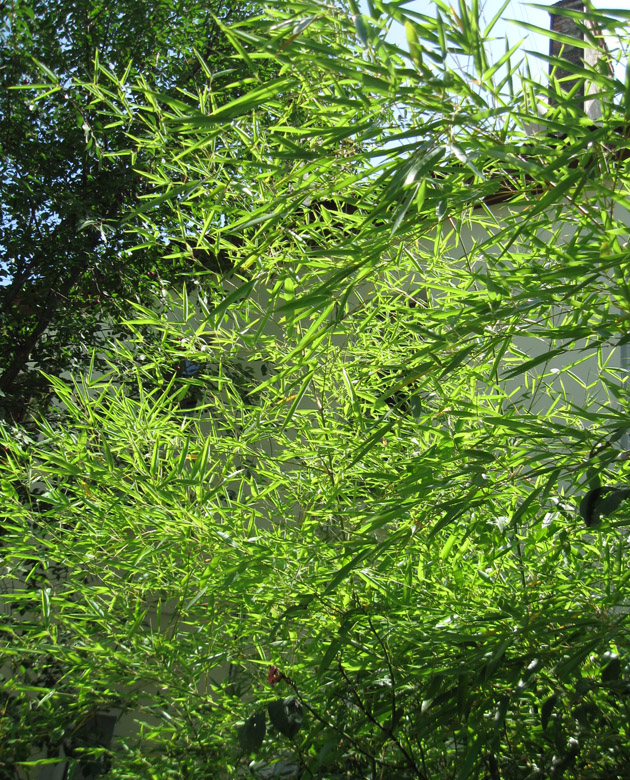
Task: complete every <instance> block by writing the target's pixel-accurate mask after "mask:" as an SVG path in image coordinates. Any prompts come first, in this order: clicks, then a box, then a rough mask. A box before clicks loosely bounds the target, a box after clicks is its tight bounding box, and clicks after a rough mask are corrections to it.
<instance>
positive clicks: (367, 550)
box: [0, 0, 630, 780]
mask: <svg viewBox="0 0 630 780" xmlns="http://www.w3.org/2000/svg"><path fill="white" fill-rule="evenodd" d="M369 7H370V14H369V15H362V14H361V13H360V12H359V9H358V8H357V7H356V6H355V5H354V4H351V6H350V8H349V9H348V8H344V7H341V6H336V5H332V4H328V3H323V2H316V0H304V2H299V3H297V2H296V3H292V2H285V3H283V4H282V5H281V6H280V4H269V5H268V6H267V7H266V9H265V10H266V14H265V17H264V18H259V19H257V20H256V22H255V23H248V22H244V23H243V24H237V25H234V26H232V27H231V28H230V31H229V38H230V40H231V42H232V44H233V45H234V47H235V50H236V51H238V52H239V55H238V56H239V57H240V58H241V60H242V63H244V67H246V68H247V76H246V77H244V78H243V79H242V81H241V82H239V83H237V84H236V85H235V86H233V87H232V88H236V89H239V91H240V96H239V97H238V98H236V99H234V100H232V101H226V102H222V103H221V102H220V103H216V104H215V103H213V102H212V100H211V97H212V90H211V89H210V88H208V89H207V90H202V91H201V93H200V94H199V95H198V96H197V97H195V96H193V95H183V96H182V97H181V99H178V100H173V99H172V98H163V97H161V96H159V95H156V94H155V92H154V91H152V90H148V89H147V88H146V84H144V83H143V82H142V81H141V80H136V81H130V80H127V81H126V82H125V83H122V82H120V83H119V84H117V85H114V86H112V87H109V86H108V87H107V89H106V88H105V87H104V86H103V85H102V83H101V82H100V81H99V80H95V81H94V82H93V83H92V85H91V86H90V87H89V90H90V94H91V99H92V104H91V105H92V110H93V111H94V112H95V115H97V116H98V117H99V118H100V119H99V121H101V122H103V123H115V122H116V121H120V122H123V126H124V117H125V116H128V115H134V116H137V115H142V116H144V117H147V118H148V119H147V120H146V121H147V123H150V124H151V126H152V127H153V128H154V132H153V134H152V135H151V137H150V138H149V137H148V136H147V137H146V138H145V140H144V141H143V142H139V141H138V138H137V137H135V136H134V137H133V138H132V139H130V141H129V149H136V148H137V147H136V144H138V143H146V144H147V146H149V147H150V153H151V154H152V155H155V156H156V157H159V159H160V167H159V171H157V172H156V171H152V172H150V173H148V174H147V175H146V177H145V186H146V187H147V190H146V193H147V195H148V197H147V198H145V199H144V201H143V204H142V207H141V208H136V209H135V211H133V210H132V211H131V212H129V213H127V214H126V216H125V225H126V227H127V229H128V230H131V231H132V230H134V229H135V230H136V231H138V233H140V234H141V236H142V238H141V239H137V240H138V241H140V240H141V243H142V244H143V245H144V246H148V247H149V248H150V250H151V251H155V252H158V253H159V252H160V251H170V250H165V249H164V247H165V246H166V245H167V246H172V245H176V246H179V247H185V246H188V247H192V249H193V250H194V251H197V252H201V253H203V252H210V251H212V250H213V249H216V247H218V246H220V245H221V242H222V241H224V240H227V241H230V242H232V244H231V245H232V248H233V249H234V250H235V252H234V256H235V258H236V265H235V267H234V268H232V269H231V271H230V272H229V273H226V274H225V275H224V276H223V277H222V279H220V280H217V281H215V282H213V283H207V284H203V285H202V284H201V283H200V284H198V285H194V284H185V285H183V288H182V292H181V293H178V292H174V291H171V293H169V294H168V295H167V294H166V293H165V294H164V295H163V298H162V299H161V300H160V301H157V302H156V304H155V306H140V305H136V306H135V311H136V314H135V315H134V316H133V317H130V318H129V319H128V320H127V322H126V327H127V329H128V331H127V337H126V339H125V340H124V341H121V342H119V343H118V344H116V345H112V347H111V352H110V355H109V360H110V366H111V368H110V371H109V372H107V373H105V374H101V373H99V372H97V371H92V372H86V373H85V374H83V375H80V376H76V377H75V379H74V380H72V381H69V382H66V383H64V382H62V381H61V380H59V379H58V378H55V377H50V378H49V381H50V382H51V383H52V384H53V385H54V387H55V388H56V391H57V394H58V399H59V403H58V405H57V407H56V409H55V410H54V411H51V413H50V414H49V415H48V417H47V419H46V420H44V421H42V423H41V424H40V426H39V429H38V431H37V433H33V432H25V431H24V430H20V429H17V428H12V427H10V426H5V427H4V428H3V444H4V448H5V450H4V456H3V459H2V463H1V465H0V468H1V469H2V474H3V496H4V502H5V506H6V516H5V519H4V520H3V534H2V537H1V542H2V546H3V555H4V565H5V572H6V574H5V592H4V594H3V595H2V599H3V603H4V612H3V614H2V624H1V625H2V630H3V635H4V638H5V639H4V644H5V659H6V664H5V666H4V667H3V674H4V677H5V682H4V688H3V694H2V695H3V698H4V701H3V705H2V712H3V715H2V720H1V721H0V723H2V731H1V732H0V735H1V736H0V739H1V740H2V742H0V756H2V761H3V763H4V767H3V769H4V771H5V774H6V776H7V777H9V776H14V774H15V773H16V772H21V773H22V775H23V776H26V775H27V773H28V771H30V769H29V768H30V767H32V766H38V762H40V763H41V761H58V760H60V758H61V756H62V753H61V751H62V750H63V751H64V754H65V760H68V761H69V762H70V766H71V767H72V768H73V771H77V772H78V771H79V769H81V768H84V767H85V766H86V762H88V761H90V760H91V761H92V762H100V764H98V765H97V764H93V766H96V767H97V768H98V769H100V770H104V769H105V768H108V769H109V776H110V777H113V778H138V777H146V778H160V779H161V778H166V777H174V778H199V777H224V776H225V777H228V776H254V777H261V778H262V777H280V776H284V777H294V778H298V777H300V778H308V777H316V778H342V777H351V778H370V780H376V778H383V779H385V778H423V779H425V778H426V779H430V780H435V779H436V778H438V779H441V778H457V780H464V779H465V778H468V777H479V778H491V779H492V780H495V778H514V780H517V779H518V780H520V779H521V778H522V779H523V780H524V779H525V778H559V777H567V778H580V779H582V778H583V779H584V780H587V779H591V780H595V779H596V778H602V777H609V778H615V777H618V778H623V777H626V776H627V767H628V766H629V765H630V735H629V733H628V696H629V692H630V687H629V686H630V656H629V651H630V637H629V634H628V627H627V612H628V601H627V596H626V594H625V588H626V587H627V583H628V577H629V571H628V567H627V563H626V558H627V554H626V550H625V545H626V539H627V533H626V527H627V523H628V508H627V505H626V502H627V498H628V496H630V491H629V490H628V488H627V481H628V456H627V451H626V450H625V449H624V447H625V441H626V437H625V431H626V430H627V428H628V419H629V413H628V410H627V403H626V400H625V399H626V381H627V377H626V374H625V373H624V371H623V370H621V369H620V357H619V347H620V346H621V345H623V344H625V343H626V342H627V340H628V335H627V322H628V314H629V313H630V290H629V289H628V287H627V271H628V263H629V258H630V255H629V253H628V248H627V244H626V238H625V237H626V234H627V222H628V214H627V210H628V207H629V205H630V179H629V177H628V170H627V160H626V157H627V155H626V154H625V151H624V146H625V143H626V140H625V139H626V124H625V123H626V119H627V114H626V108H625V106H626V105H628V102H627V97H628V95H627V93H628V87H627V86H626V84H624V83H623V82H621V81H619V80H618V79H617V77H616V75H614V74H615V72H616V71H615V69H614V68H613V67H608V65H611V66H612V65H613V64H614V60H615V58H618V59H623V57H624V56H625V53H626V51H627V44H628V38H627V33H626V30H625V26H624V25H625V22H624V19H627V18H629V17H630V14H629V13H623V12H620V13H619V15H618V16H617V17H614V18H613V17H608V16H604V15H603V14H598V13H596V12H593V11H591V12H589V14H588V15H587V17H585V16H584V15H583V14H580V13H578V12H576V11H572V10H570V9H569V10H566V9H565V10H564V11H562V13H563V14H564V15H565V16H566V17H567V18H573V19H575V20H576V21H577V23H578V26H579V28H580V29H581V30H582V31H583V32H584V33H585V35H586V36H587V40H588V41H589V43H590V44H591V45H592V46H594V47H597V48H598V49H599V50H600V53H601V56H602V59H601V62H600V65H598V66H597V67H596V68H595V69H592V70H591V69H586V70H583V69H580V68H579V67H577V66H572V67H573V72H572V73H573V76H574V77H575V78H576V79H577V82H575V83H569V84H568V85H567V83H566V82H565V83H564V84H559V83H558V82H557V80H555V79H554V77H553V74H552V78H551V79H550V82H549V86H545V85H541V84H540V83H535V82H534V81H531V80H528V79H527V78H526V77H525V76H522V80H521V81H518V80H517V68H518V63H517V62H513V57H514V56H516V55H515V52H514V51H507V52H506V55H505V56H504V57H502V58H501V60H499V61H498V62H497V63H494V64H493V63H491V62H489V61H488V57H487V54H486V50H485V44H486V42H487V40H488V39H489V38H490V36H491V35H492V24H490V25H486V26H485V27H484V24H482V22H481V19H480V17H479V13H478V5H477V3H473V5H472V7H468V6H466V5H465V4H464V3H463V2H462V3H460V5H459V7H458V9H457V11H454V10H452V9H451V8H450V7H448V6H446V5H445V4H443V3H442V2H436V4H435V6H434V8H433V9H432V13H431V14H430V15H426V16H425V15H423V14H419V13H415V12H412V11H409V10H404V9H403V6H402V5H401V4H398V3H385V2H381V1H380V0H373V2H372V3H371V4H369ZM392 16H393V17H394V18H396V19H398V21H399V22H402V23H404V24H405V27H406V31H407V42H408V51H402V50H401V49H400V48H398V47H397V46H395V45H394V44H391V43H388V42H387V40H386V38H385V33H386V29H387V26H388V25H389V24H390V23H391V17H392ZM585 18H588V20H589V21H590V22H595V23H596V25H597V28H596V29H599V30H601V31H603V30H605V31H607V32H608V33H609V34H611V35H615V36H616V40H617V42H618V47H619V48H618V50H617V49H614V48H613V49H612V50H609V49H608V48H606V47H605V46H603V43H602V38H601V37H595V38H593V37H592V32H591V29H592V28H591V27H590V26H586V25H585V23H584V20H585ZM588 36H591V37H590V38H589V37H588ZM556 38H558V36H556ZM559 40H560V41H561V42H563V43H565V44H566V43H567V41H566V40H562V36H560V38H559ZM453 57H456V58H457V61H456V63H455V64H453V59H452V58H453ZM551 65H552V67H554V66H555V65H558V62H557V61H552V62H551ZM270 70H271V71H273V72H275V73H277V77H275V78H271V79H270V78H269V77H268V75H266V74H268V73H269V72H270ZM585 78H588V80H589V81H590V82H591V83H592V84H594V85H595V86H596V88H597V92H598V96H599V99H600V101H601V103H602V106H603V116H602V119H601V121H600V122H598V123H593V122H592V120H591V119H589V118H588V117H587V116H586V114H585V110H584V109H585V106H584V102H583V97H581V96H580V93H579V86H580V81H581V82H582V83H583V81H584V79H585ZM519 84H520V87H519V88H518V89H516V90H514V91H513V88H514V86H515V85H519ZM567 86H568V87H569V89H568V90H567V89H566V87H567ZM563 87H564V89H563ZM86 88H87V87H86ZM545 97H553V103H552V104H551V105H549V104H548V105H547V108H546V113H544V114H543V115H542V116H541V115H539V114H540V111H539V104H540V103H541V101H542V99H543V98H545ZM534 124H535V125H536V126H537V130H536V132H533V126H534ZM123 151H124V150H123ZM121 153H122V152H121ZM113 159H114V160H115V159H116V158H115V157H114V158H113ZM165 204H168V205H169V208H170V209H171V210H172V214H173V215H174V217H173V219H172V220H171V221H170V222H169V223H168V225H165V224H164V223H163V222H162V213H163V209H164V205H165ZM235 236H237V237H238V240H237V241H234V237H235ZM146 329H150V330H151V332H152V333H153V334H154V335H153V337H151V338H147V336H146V332H147V330H146ZM104 712H113V713H115V714H116V715H117V716H119V720H118V726H117V736H116V737H115V739H114V740H113V742H112V744H111V746H106V745H105V744H104V743H101V744H98V743H97V744H92V745H89V744H88V740H87V739H86V738H85V737H84V733H85V732H84V725H85V724H86V723H88V722H90V719H93V718H94V716H95V715H96V714H97V713H104ZM97 742H98V741H97ZM34 748H37V749H38V750H40V751H41V752H40V753H39V754H37V755H35V754H34V752H33V750H34ZM12 773H13V774H12Z"/></svg>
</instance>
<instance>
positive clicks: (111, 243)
mask: <svg viewBox="0 0 630 780" xmlns="http://www.w3.org/2000/svg"><path fill="white" fill-rule="evenodd" d="M2 10H3V11H4V18H3V21H2V22H1V23H0V25H1V26H0V41H1V42H2V45H1V46H0V179H1V180H2V183H1V184H0V213H1V214H2V218H1V219H0V275H1V276H2V285H3V287H2V288H0V312H1V313H0V352H1V353H2V354H3V355H4V358H5V359H4V361H3V366H2V370H1V372H0V393H2V397H1V399H0V401H1V406H2V408H3V410H4V415H5V416H9V417H11V418H13V419H17V420H19V419H21V418H22V417H23V415H24V413H25V411H26V410H27V408H28V406H29V403H32V402H34V401H36V400H37V399H38V398H41V396H42V394H43V395H45V393H46V387H47V386H46V383H45V381H44V380H43V379H41V375H40V373H39V370H41V369H43V370H45V371H48V372H50V373H52V374H59V373H60V372H62V371H63V370H65V369H68V368H72V367H77V366H78V365H82V363H83V362H84V361H85V359H86V358H87V356H89V354H90V351H91V349H92V348H93V347H95V346H98V345H99V343H103V341H104V340H106V339H110V338H111V337H112V335H114V334H113V333H112V331H111V330H107V329H105V330H104V329H103V323H104V322H107V323H109V324H111V328H113V330H114V332H115V330H116V324H115V323H116V321H117V319H120V317H119V314H120V311H121V306H124V301H125V300H128V299H135V300H140V301H142V300H145V301H146V300H149V299H150V298H151V296H152V295H154V294H155V293H156V291H158V290H159V286H160V284H161V283H162V282H167V283H173V282H174V281H176V280H177V279H178V277H179V276H180V274H181V273H182V271H183V270H184V269H186V270H188V271H190V266H189V263H187V262H185V261H186V259H188V260H194V259H195V258H193V257H190V258H184V257H182V256H181V255H180V256H178V257H175V258H173V257H171V258H167V259H164V255H165V254H168V251H167V250H166V249H165V248H164V246H161V247H158V248H156V246H155V242H154V243H153V245H152V246H149V245H147V246H146V247H144V248H140V249H136V250H135V251H134V252H133V253H132V252H130V251H129V249H130V248H131V247H132V246H135V245H137V243H138V242H137V237H134V239H133V240H132V241H130V240H128V238H127V235H126V233H125V225H124V222H122V221H121V218H122V216H123V215H124V213H125V211H126V209H128V208H130V207H131V206H134V205H136V206H137V204H138V199H139V198H141V197H142V194H143V192H144V191H145V190H146V189H147V184H146V179H144V180H141V178H140V177H139V175H138V173H137V171H138V169H143V170H145V171H146V170H151V168H152V166H154V165H155V161H153V160H152V159H151V150H150V146H149V147H146V146H145V147H144V150H143V151H142V152H140V153H139V154H133V153H132V152H133V150H130V153H129V154H127V155H125V156H121V155H119V154H118V153H117V152H118V151H119V150H120V149H121V147H122V148H124V149H129V141H128V139H127V138H126V137H125V135H124V134H125V133H131V134H132V135H136V136H142V135H145V136H146V134H147V132H149V133H150V132H152V130H153V128H151V126H150V124H147V122H146V120H145V117H144V116H143V115H142V112H134V111H130V112H129V116H128V117H127V121H126V122H112V123H109V124H108V123H106V122H104V121H103V120H102V119H100V118H99V114H98V113H97V112H96V111H95V110H94V108H93V106H92V105H91V103H90V94H89V92H87V91H86V90H85V89H83V88H82V86H81V85H82V84H83V83H85V82H90V81H99V80H100V82H101V83H103V82H105V86H108V85H109V87H111V88H114V89H115V87H113V84H112V82H111V81H108V76H110V77H111V78H112V79H113V78H114V76H116V77H117V78H122V81H123V82H124V81H125V80H132V79H135V78H136V77H137V76H138V74H142V78H143V83H145V85H146V86H147V87H148V88H150V89H151V90H155V91H156V92H159V93H160V94H163V95H168V96H171V97H179V98H180V99H183V100H189V101H190V100H192V101H193V102H194V101H195V99H196V97H197V95H198V93H199V91H200V89H201V88H202V85H203V86H207V85H208V84H209V83H210V84H211V86H212V89H213V90H214V91H217V92H218V91H219V90H220V89H222V88H224V87H226V86H228V85H229V84H230V83H231V82H232V81H234V71H235V69H236V71H237V72H238V73H240V74H241V75H242V73H243V70H244V68H246V67H247V66H246V64H243V61H242V60H236V59H231V56H232V53H233V49H232V46H231V44H230V43H229V41H228V38H227V37H226V35H225V32H224V29H223V24H224V23H225V24H232V23H234V22H236V21H238V20H239V19H242V18H245V17H247V16H248V15H249V16H251V15H252V14H253V13H254V11H255V7H254V4H253V3H251V2H249V1H248V0H247V1H246V2H242V0H238V1H237V2H236V1H235V0H210V2H205V1H204V2H198V0H156V2H151V3H138V2H136V0H114V2H110V3H105V2H94V0H78V1H77V2H74V1H73V2H70V1H69V0H9V2H8V3H4V4H3V5H2ZM239 69H240V70H239ZM227 93H228V94H231V96H232V97H234V91H232V92H230V90H229V89H228V90H227ZM218 99H219V100H221V98H220V97H219V98H218ZM169 213H172V209H171V208H170V207H169V208H168V209H165V215H164V220H165V221H167V220H168V218H169V216H168V214H169ZM203 259H204V261H205V263H206V265H208V264H209V265H210V267H211V268H214V269H217V268H218V267H219V265H220V263H219V262H218V261H217V258H216V257H215V256H214V255H213V256H212V257H210V256H209V255H208V256H207V257H205V258H203Z"/></svg>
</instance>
